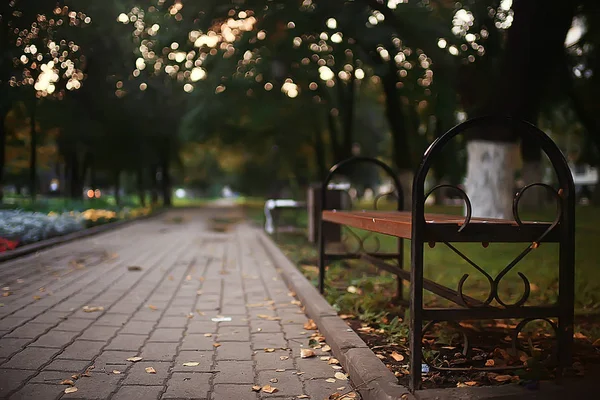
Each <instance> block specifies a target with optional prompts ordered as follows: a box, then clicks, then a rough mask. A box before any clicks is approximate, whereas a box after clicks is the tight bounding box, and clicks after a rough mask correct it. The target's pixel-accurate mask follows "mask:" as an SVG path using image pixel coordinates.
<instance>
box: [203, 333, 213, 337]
mask: <svg viewBox="0 0 600 400" xmlns="http://www.w3.org/2000/svg"><path fill="white" fill-rule="evenodd" d="M211 336H212V333H205V334H204V337H211Z"/></svg>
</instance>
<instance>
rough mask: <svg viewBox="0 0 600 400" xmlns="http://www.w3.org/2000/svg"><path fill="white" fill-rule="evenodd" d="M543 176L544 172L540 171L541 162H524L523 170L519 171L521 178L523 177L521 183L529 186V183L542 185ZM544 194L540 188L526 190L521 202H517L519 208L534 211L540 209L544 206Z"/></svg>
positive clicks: (543, 190)
mask: <svg viewBox="0 0 600 400" xmlns="http://www.w3.org/2000/svg"><path fill="white" fill-rule="evenodd" d="M543 175H544V171H543V170H542V163H541V161H538V162H536V161H524V162H523V168H522V169H521V176H522V177H523V182H524V184H525V185H529V184H530V183H542V179H543V177H544V176H543ZM545 194H546V190H545V189H544V188H541V187H532V188H531V189H529V190H527V192H525V194H524V195H523V197H522V198H521V201H520V202H519V206H523V207H526V208H529V209H535V208H537V207H541V206H543V205H544V195H545Z"/></svg>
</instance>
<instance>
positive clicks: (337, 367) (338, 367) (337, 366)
mask: <svg viewBox="0 0 600 400" xmlns="http://www.w3.org/2000/svg"><path fill="white" fill-rule="evenodd" d="M331 368H333V369H342V367H341V366H339V365H332V366H331Z"/></svg>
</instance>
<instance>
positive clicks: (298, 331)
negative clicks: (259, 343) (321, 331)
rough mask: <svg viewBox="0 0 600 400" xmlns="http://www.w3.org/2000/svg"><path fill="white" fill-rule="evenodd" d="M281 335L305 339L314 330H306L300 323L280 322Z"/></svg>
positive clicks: (288, 337) (287, 337)
mask: <svg viewBox="0 0 600 400" xmlns="http://www.w3.org/2000/svg"><path fill="white" fill-rule="evenodd" d="M281 328H282V330H283V335H284V336H285V338H286V339H298V338H302V339H305V338H307V337H309V336H310V335H311V334H313V333H314V332H315V331H307V330H306V329H304V326H303V325H301V324H282V325H281Z"/></svg>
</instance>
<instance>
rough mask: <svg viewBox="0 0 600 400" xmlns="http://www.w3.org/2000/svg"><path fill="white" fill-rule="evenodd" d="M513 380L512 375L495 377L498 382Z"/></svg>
mask: <svg viewBox="0 0 600 400" xmlns="http://www.w3.org/2000/svg"><path fill="white" fill-rule="evenodd" d="M511 379H512V375H496V376H494V380H495V381H496V382H506V381H510V380H511Z"/></svg>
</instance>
